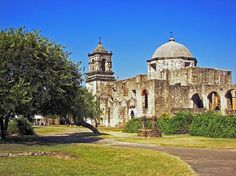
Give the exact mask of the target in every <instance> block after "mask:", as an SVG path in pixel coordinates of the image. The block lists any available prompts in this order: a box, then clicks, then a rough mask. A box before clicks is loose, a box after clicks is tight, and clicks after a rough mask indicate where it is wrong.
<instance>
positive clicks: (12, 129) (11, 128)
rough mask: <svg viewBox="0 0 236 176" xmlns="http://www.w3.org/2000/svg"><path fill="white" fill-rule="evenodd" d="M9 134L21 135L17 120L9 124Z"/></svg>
mask: <svg viewBox="0 0 236 176" xmlns="http://www.w3.org/2000/svg"><path fill="white" fill-rule="evenodd" d="M7 134H8V135H12V134H20V131H19V128H18V126H17V121H16V120H11V121H9V123H8V128H7Z"/></svg>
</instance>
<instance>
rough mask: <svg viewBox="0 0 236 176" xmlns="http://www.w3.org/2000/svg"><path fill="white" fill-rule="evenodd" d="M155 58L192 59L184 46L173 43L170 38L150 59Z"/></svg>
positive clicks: (172, 39)
mask: <svg viewBox="0 0 236 176" xmlns="http://www.w3.org/2000/svg"><path fill="white" fill-rule="evenodd" d="M156 57H192V54H191V53H190V51H189V50H188V48H186V47H185V46H184V45H182V44H180V43H177V42H175V40H174V38H173V37H171V38H170V39H169V42H167V43H164V44H163V45H161V46H160V47H159V48H157V49H156V51H155V53H154V54H153V56H152V58H156Z"/></svg>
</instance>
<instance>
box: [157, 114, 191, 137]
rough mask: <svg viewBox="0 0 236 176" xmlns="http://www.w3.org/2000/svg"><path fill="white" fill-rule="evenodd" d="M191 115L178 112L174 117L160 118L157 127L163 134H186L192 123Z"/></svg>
mask: <svg viewBox="0 0 236 176" xmlns="http://www.w3.org/2000/svg"><path fill="white" fill-rule="evenodd" d="M192 119H193V115H192V114H191V113H189V112H179V113H177V114H175V115H174V116H168V115H165V116H161V117H160V118H159V119H158V123H157V124H158V127H159V128H160V130H161V131H162V132H163V133H165V134H186V133H188V132H189V126H190V124H191V123H192Z"/></svg>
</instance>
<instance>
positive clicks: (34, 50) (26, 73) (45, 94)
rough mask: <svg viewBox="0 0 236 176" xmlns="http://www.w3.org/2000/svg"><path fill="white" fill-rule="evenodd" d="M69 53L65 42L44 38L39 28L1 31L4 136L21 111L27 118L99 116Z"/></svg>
mask: <svg viewBox="0 0 236 176" xmlns="http://www.w3.org/2000/svg"><path fill="white" fill-rule="evenodd" d="M69 55H70V53H68V52H66V51H65V50H64V47H63V46H62V45H59V44H56V43H55V42H52V41H50V40H49V39H47V38H45V37H42V36H41V35H40V33H39V31H31V32H27V31H26V30H25V29H24V28H19V29H7V30H2V31H0V128H1V134H2V138H5V131H6V129H7V123H8V120H9V119H10V118H11V117H12V116H14V115H18V114H20V115H24V116H25V117H28V118H30V117H32V116H33V115H34V114H37V113H38V114H42V115H59V116H67V115H73V116H74V117H75V118H76V119H77V121H78V120H83V119H84V118H88V117H89V118H93V117H94V115H96V113H95V111H94V108H93V106H94V104H96V101H95V100H94V97H92V96H91V95H89V94H88V93H87V92H86V91H85V90H84V89H82V88H81V83H82V74H81V70H80V67H79V64H77V63H74V62H72V61H70V60H69ZM84 92H86V94H84ZM77 101H79V102H77ZM83 103H84V104H83ZM82 104H83V105H82ZM85 104H86V105H85ZM78 115H79V116H78Z"/></svg>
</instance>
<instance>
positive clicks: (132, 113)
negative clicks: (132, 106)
mask: <svg viewBox="0 0 236 176" xmlns="http://www.w3.org/2000/svg"><path fill="white" fill-rule="evenodd" d="M134 116H135V115H134V110H131V112H130V117H131V119H133V118H134Z"/></svg>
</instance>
